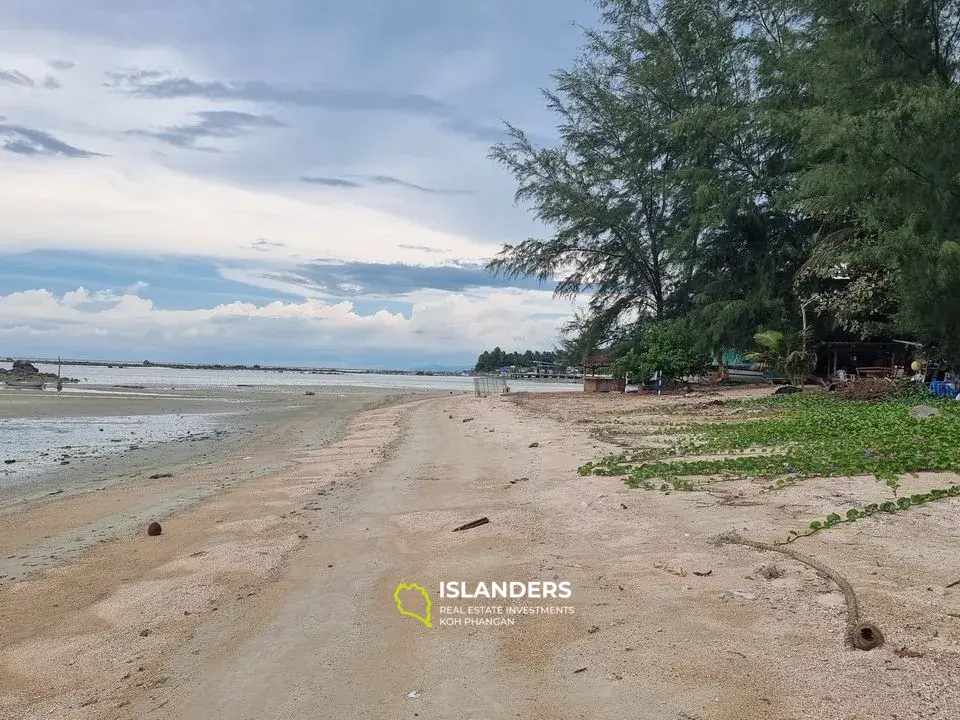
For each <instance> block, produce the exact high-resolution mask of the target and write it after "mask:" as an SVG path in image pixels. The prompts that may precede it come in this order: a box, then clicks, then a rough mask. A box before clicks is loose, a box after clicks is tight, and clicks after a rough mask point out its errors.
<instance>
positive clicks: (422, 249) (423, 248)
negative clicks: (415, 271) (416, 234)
mask: <svg viewBox="0 0 960 720" xmlns="http://www.w3.org/2000/svg"><path fill="white" fill-rule="evenodd" d="M400 247H402V248H403V249H404V250H419V251H420V252H425V253H442V252H443V250H440V249H439V248H432V247H428V246H427V245H401V246H400Z"/></svg>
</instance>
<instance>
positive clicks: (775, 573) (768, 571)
mask: <svg viewBox="0 0 960 720" xmlns="http://www.w3.org/2000/svg"><path fill="white" fill-rule="evenodd" d="M757 572H758V573H759V574H760V577H762V578H763V579H764V580H778V579H779V578H782V577H783V576H784V575H786V573H785V572H784V571H783V570H782V569H781V568H780V567H778V566H777V565H775V564H774V563H770V564H769V565H763V566H761V567H760V569H759V570H757Z"/></svg>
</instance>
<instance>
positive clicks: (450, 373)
mask: <svg viewBox="0 0 960 720" xmlns="http://www.w3.org/2000/svg"><path fill="white" fill-rule="evenodd" d="M13 359H14V358H11V357H6V358H4V360H5V361H6V362H13ZM16 359H18V360H21V359H22V360H26V361H27V362H31V363H33V364H34V365H56V364H57V363H58V362H59V363H60V364H62V365H70V366H77V367H106V368H114V369H118V370H122V369H124V368H145V367H153V368H169V369H172V370H263V371H267V372H293V373H305V374H312V375H426V376H441V377H462V376H472V375H473V372H472V371H469V370H374V369H369V368H355V369H354V368H350V369H347V368H319V367H298V366H293V365H239V364H237V365H231V364H225V363H172V362H152V361H149V360H145V361H144V362H140V363H137V362H131V361H113V362H111V361H108V360H68V359H65V358H62V359H60V360H59V361H58V360H57V358H52V359H51V358H16Z"/></svg>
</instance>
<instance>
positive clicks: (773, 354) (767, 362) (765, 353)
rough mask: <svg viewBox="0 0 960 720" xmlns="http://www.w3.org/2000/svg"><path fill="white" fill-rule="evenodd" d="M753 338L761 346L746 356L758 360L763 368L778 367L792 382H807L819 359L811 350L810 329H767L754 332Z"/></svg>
mask: <svg viewBox="0 0 960 720" xmlns="http://www.w3.org/2000/svg"><path fill="white" fill-rule="evenodd" d="M753 339H754V341H755V342H756V343H757V345H759V346H760V348H761V349H760V350H758V351H756V352H752V353H749V354H747V355H744V358H746V359H747V360H750V361H752V362H755V363H757V365H759V366H760V369H761V370H768V369H772V370H774V371H775V372H776V373H777V375H778V376H780V377H785V378H786V379H787V380H788V381H789V382H790V384H791V385H803V381H804V380H805V379H806V377H807V375H808V374H809V373H810V371H811V369H812V366H813V365H814V364H815V362H816V355H815V354H814V353H812V352H810V351H809V350H807V340H808V339H809V333H808V332H806V331H803V330H801V331H800V332H796V333H785V332H781V331H779V330H764V331H763V332H758V333H757V334H756V335H754V336H753Z"/></svg>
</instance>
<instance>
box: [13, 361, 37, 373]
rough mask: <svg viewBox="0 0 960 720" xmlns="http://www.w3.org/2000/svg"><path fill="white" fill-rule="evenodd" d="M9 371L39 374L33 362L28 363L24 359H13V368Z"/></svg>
mask: <svg viewBox="0 0 960 720" xmlns="http://www.w3.org/2000/svg"><path fill="white" fill-rule="evenodd" d="M11 372H15V373H19V374H21V375H39V374H40V371H39V370H38V369H37V366H36V365H34V364H33V363H29V362H27V361H26V360H14V361H13V368H12V369H11Z"/></svg>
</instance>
